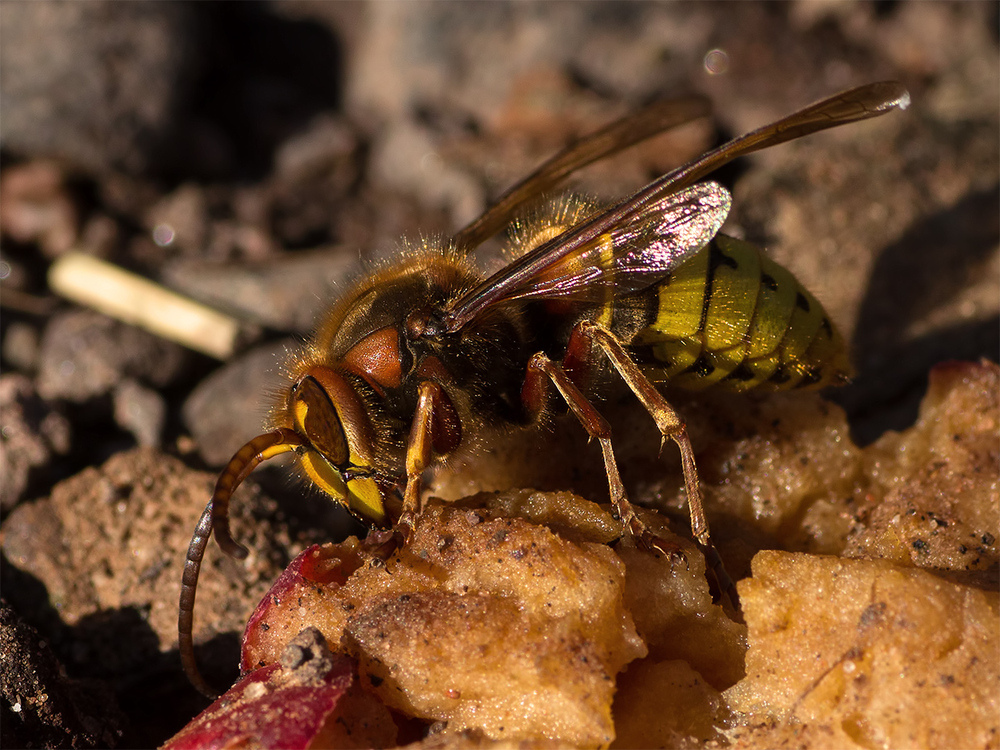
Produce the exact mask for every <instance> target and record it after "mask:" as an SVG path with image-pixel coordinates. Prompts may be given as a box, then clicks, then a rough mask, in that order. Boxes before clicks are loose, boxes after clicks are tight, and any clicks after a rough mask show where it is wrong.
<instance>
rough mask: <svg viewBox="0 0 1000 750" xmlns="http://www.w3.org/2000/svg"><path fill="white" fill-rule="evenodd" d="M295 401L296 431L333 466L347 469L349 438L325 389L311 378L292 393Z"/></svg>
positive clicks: (303, 379)
mask: <svg viewBox="0 0 1000 750" xmlns="http://www.w3.org/2000/svg"><path fill="white" fill-rule="evenodd" d="M291 399H292V414H293V415H294V418H295V425H296V431H297V432H299V433H300V434H301V435H303V436H304V437H305V438H306V440H308V441H309V444H310V445H311V446H312V447H313V448H314V449H315V450H316V451H318V452H319V453H320V454H321V455H322V456H323V458H325V459H326V460H327V461H329V462H330V463H331V464H333V465H334V466H345V465H346V464H347V463H348V458H349V452H348V447H347V437H346V436H345V435H344V428H343V426H342V425H341V424H340V416H339V415H338V414H337V409H336V408H335V407H334V405H333V401H331V400H330V396H329V394H328V393H327V392H326V391H325V390H324V388H323V386H321V385H320V384H319V382H317V381H316V379H315V378H313V377H312V376H311V375H307V376H306V377H304V378H302V380H300V381H299V382H298V384H296V386H295V388H293V389H292V393H291Z"/></svg>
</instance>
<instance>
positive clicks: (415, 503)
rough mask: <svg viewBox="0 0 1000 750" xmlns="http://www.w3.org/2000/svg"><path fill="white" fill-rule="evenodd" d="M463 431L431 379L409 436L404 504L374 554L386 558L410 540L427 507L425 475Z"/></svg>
mask: <svg viewBox="0 0 1000 750" xmlns="http://www.w3.org/2000/svg"><path fill="white" fill-rule="evenodd" d="M461 436H462V431H461V425H460V423H459V421H458V414H457V412H456V411H455V407H454V405H453V404H452V403H451V399H449V398H448V395H447V394H446V393H445V391H444V389H443V388H442V387H441V386H440V385H438V384H437V383H435V382H433V381H431V380H424V381H422V382H421V383H420V385H419V386H418V387H417V408H416V411H415V412H414V414H413V422H411V423H410V434H409V437H408V438H407V440H406V489H405V490H404V492H403V508H402V511H401V512H400V514H399V518H397V519H396V523H395V524H394V526H393V530H392V536H391V538H390V539H389V540H388V541H385V542H382V543H381V544H379V546H378V547H377V548H376V550H375V552H374V554H375V556H376V557H379V558H381V559H383V560H385V559H387V558H388V557H389V555H391V554H392V553H393V552H395V551H396V550H397V549H398V548H399V547H401V546H403V545H404V544H406V543H407V542H408V541H409V540H410V537H411V536H412V535H413V528H414V525H415V524H416V521H417V517H418V516H419V515H420V512H421V510H422V507H423V499H422V496H421V485H422V482H421V477H422V476H423V473H424V470H426V469H427V467H428V466H430V464H431V460H432V458H433V456H434V454H435V453H436V454H444V453H449V452H451V451H452V450H454V449H455V448H456V447H458V444H459V442H460V441H461Z"/></svg>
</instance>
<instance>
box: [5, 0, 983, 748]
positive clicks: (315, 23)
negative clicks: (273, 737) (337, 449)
mask: <svg viewBox="0 0 1000 750" xmlns="http://www.w3.org/2000/svg"><path fill="white" fill-rule="evenodd" d="M998 7H1000V6H998V5H997V4H996V3H994V2H966V3H953V2H920V3H906V2H894V1H892V0H880V1H877V2H867V1H862V0H858V1H856V2H850V1H844V2H841V1H839V0H835V1H833V2H830V1H828V0H812V1H809V2H806V1H800V2H776V3H730V2H723V3H713V2H697V3H694V2H690V3H684V2H681V3H646V2H630V3H620V2H588V3H579V2H532V1H526V2H518V3H500V2H483V3H481V2H448V3H444V2H371V3H368V2H353V1H345V2H305V1H302V0H288V1H287V2H280V3H250V2H241V3H193V2H192V3H177V2H161V3H120V2H107V1H104V0H93V1H92V2H87V3H69V2H50V1H48V0H38V1H36V2H4V3H2V4H0V239H2V245H0V311H2V312H0V336H2V340H0V357H2V359H0V363H2V374H0V409H2V411H0V421H2V425H0V440H2V443H0V445H2V451H3V453H2V456H0V467H2V468H0V482H2V487H0V511H2V514H3V518H4V522H3V527H2V531H0V534H2V543H3V553H4V558H3V561H2V565H3V571H2V572H3V591H2V593H3V597H4V600H5V604H4V608H3V610H2V621H0V648H3V650H4V655H5V656H7V657H8V658H6V659H4V660H2V661H0V668H2V669H3V670H4V674H3V675H2V692H3V694H4V698H5V701H6V702H5V703H4V704H3V710H4V711H5V712H7V713H6V715H5V716H4V721H3V722H2V725H3V728H2V732H3V736H2V738H0V739H2V741H3V744H4V746H5V747H14V746H28V745H29V744H30V745H32V746H41V745H46V746H52V747H55V746H69V745H70V744H73V745H74V746H108V745H115V744H117V745H120V746H126V747H129V746H131V747H135V746H150V745H153V744H158V743H160V742H162V741H163V740H165V739H166V738H167V737H169V736H170V735H171V734H173V733H174V732H175V731H176V730H177V729H179V728H180V727H181V726H182V725H183V724H184V723H185V722H186V721H187V720H188V719H189V718H190V717H191V716H192V715H193V714H194V713H195V712H196V711H197V710H198V709H199V708H200V707H201V706H202V705H203V703H201V702H200V700H201V699H200V698H199V697H198V696H197V695H195V694H194V693H193V691H192V690H191V688H190V687H189V686H188V685H187V684H186V682H185V681H184V678H183V676H182V675H181V674H180V670H179V665H178V663H177V657H176V636H175V633H174V628H175V624H174V623H175V618H176V596H177V585H178V582H179V575H180V573H179V571H180V564H181V561H182V559H183V558H182V555H183V550H184V547H185V545H186V543H187V538H188V537H189V535H190V531H191V529H192V528H193V525H194V521H195V519H196V518H197V516H198V513H199V512H200V510H201V507H203V503H204V502H205V501H206V500H207V498H208V493H209V491H210V486H211V476H212V473H213V472H215V471H217V470H218V467H219V466H220V465H221V464H223V463H224V462H225V461H226V460H227V459H228V458H229V456H230V455H231V454H232V452H233V451H234V450H236V448H238V447H239V446H240V445H242V443H243V442H245V441H246V440H247V439H248V438H249V437H251V436H253V435H255V434H257V433H258V432H260V424H261V419H262V417H263V415H264V414H265V413H266V408H267V404H268V398H267V394H268V393H269V392H270V391H272V390H273V389H274V388H275V387H276V383H278V382H280V381H279V379H278V373H279V369H280V361H281V357H282V354H283V352H284V351H285V350H286V349H287V348H288V347H290V346H294V345H295V342H297V341H301V340H302V338H303V337H304V336H306V335H307V334H308V332H309V330H310V328H311V326H312V325H313V322H314V321H315V319H316V317H317V315H319V314H321V313H322V311H323V310H324V309H325V307H326V306H327V305H328V304H329V302H330V300H331V299H332V297H333V295H335V294H336V290H337V289H338V288H342V287H343V285H344V284H345V283H348V282H349V281H350V280H351V279H353V278H355V277H356V276H357V275H358V274H359V273H362V272H363V271H364V269H365V268H366V267H370V264H371V263H372V262H374V261H378V260H380V259H384V258H387V257H391V256H392V255H393V254H394V253H397V252H399V249H400V247H401V243H400V238H409V239H410V240H411V241H418V240H419V238H421V237H428V236H435V235H445V236H447V235H448V234H450V233H452V232H454V231H455V230H457V229H459V228H460V227H462V226H463V225H464V224H465V223H466V222H468V221H470V220H471V219H473V218H475V217H476V216H477V215H478V213H479V212H481V211H482V210H483V209H484V208H485V207H486V206H487V205H488V204H489V202H490V201H491V199H493V198H496V197H497V196H498V195H499V194H500V193H501V192H502V190H503V189H504V188H505V187H507V186H509V185H510V184H511V183H512V182H513V181H515V180H516V179H518V178H520V177H522V176H524V175H525V174H527V173H528V172H529V171H530V170H531V169H533V168H534V167H535V166H537V165H538V163H539V162H540V161H541V160H543V159H544V158H546V157H547V156H549V155H551V154H552V153H553V152H554V151H556V150H558V149H559V148H561V147H563V146H565V145H567V144H568V143H571V142H572V141H573V140H574V139H575V138H578V137H580V136H582V135H584V134H586V133H588V132H589V131H592V130H594V129H596V128H598V127H600V126H601V125H603V124H604V123H606V122H608V121H610V120H612V119H614V118H616V117H619V116H621V115H623V114H625V113H626V112H628V111H629V110H631V109H633V108H635V107H637V106H639V105H641V104H644V103H647V102H649V101H652V100H654V99H662V98H669V97H674V96H680V95H683V94H689V93H699V94H704V95H706V96H708V97H709V98H710V99H711V100H712V102H713V105H714V114H713V115H712V116H711V117H709V118H705V119H703V120H700V121H697V122H694V123H691V124H689V125H686V126H684V127H682V128H679V129H677V130H675V131H672V132H670V133H667V134H664V135H663V136H660V137H657V138H656V139H653V140H651V141H649V142H647V143H645V144H642V145H641V146H639V147H637V148H634V149H632V150H630V151H628V152H627V153H625V154H622V155H620V156H619V157H616V158H614V159H612V160H609V161H608V162H605V163H601V164H597V165H594V166H592V167H590V168H588V169H586V170H583V171H582V172H581V173H580V174H578V175H576V176H574V178H573V179H572V180H571V186H572V187H573V189H574V190H577V191H579V192H582V193H584V194H589V195H592V196H595V197H597V198H599V199H605V200H611V199H613V198H616V197H621V196H622V195H625V194H627V193H629V192H631V191H633V190H635V189H636V188H638V187H640V186H642V185H643V184H644V183H646V182H648V181H649V180H651V179H652V178H654V177H656V176H658V175H659V174H661V173H663V172H664V171H666V170H667V169H669V168H671V167H673V166H677V165H678V164H681V163H683V162H685V161H686V160H688V159H691V158H693V157H695V156H697V155H699V154H700V153H701V152H703V151H704V150H706V149H707V148H709V147H711V146H713V145H717V144H718V143H720V142H722V141H723V140H725V139H727V138H729V137H732V136H735V135H739V134H741V133H743V132H746V131H748V130H751V129H753V128H755V127H758V126H760V125H763V124H765V123H767V122H770V121H772V120H774V119H777V118H778V117H780V116H783V115H785V114H788V113H790V112H791V111H793V110H795V109H797V108H799V107H801V106H804V105H805V104H808V103H810V102H812V101H814V100H816V99H819V98H822V97H824V96H827V95H830V94H832V93H835V92H836V91H839V90H841V89H845V88H849V87H851V86H856V85H860V84H863V83H868V82H872V81H876V80H884V79H898V80H901V81H902V82H903V83H904V84H905V85H906V86H907V87H908V88H909V89H910V92H911V95H912V100H913V104H912V106H911V107H910V108H909V109H908V110H906V111H904V112H897V113H893V114H891V115H888V116H886V117H884V118H880V119H877V120H873V121H869V122H865V123H860V124H855V125H850V126H845V127H843V128H838V129H835V130H832V131H829V132H826V133H822V134H819V135H816V136H811V137H809V138H806V139H803V140H799V141H795V142H792V143H789V144H786V145H783V146H780V147H777V148H775V149H772V150H769V151H765V152H762V153H760V154H758V155H755V156H753V157H751V158H750V159H747V160H744V161H742V162H740V163H737V164H734V165H731V166H730V167H727V168H726V169H724V170H722V171H721V173H720V174H718V175H716V179H719V180H720V181H722V182H723V183H725V184H726V185H727V187H729V188H730V189H731V190H732V192H733V195H734V207H733V211H732V214H731V216H730V218H729V221H728V223H727V225H726V231H727V232H729V233H730V234H734V235H736V236H740V237H744V238H746V239H750V240H753V241H756V242H760V243H762V244H764V245H766V246H767V247H768V248H769V250H770V251H771V253H772V255H773V256H774V257H775V258H776V259H777V260H778V261H779V262H781V263H783V264H784V265H786V266H787V267H788V268H789V269H791V270H792V271H793V272H794V273H795V274H796V275H797V276H798V277H799V279H800V280H801V281H802V282H803V283H804V284H805V285H806V286H807V287H808V288H809V289H810V290H811V291H813V293H814V294H815V295H816V296H817V297H818V298H819V299H820V300H821V301H822V302H823V303H824V305H826V306H827V309H828V310H829V312H830V313H831V316H832V318H833V319H834V321H835V322H836V323H837V324H838V325H839V326H840V327H841V329H842V331H843V332H844V333H845V335H846V337H847V339H848V340H849V341H850V342H851V347H852V352H853V357H854V361H855V364H856V369H857V378H856V380H855V382H854V383H853V384H851V385H850V386H848V387H847V388H844V389H842V390H840V391H838V392H837V393H832V394H831V398H833V399H834V400H835V401H837V402H838V403H840V404H841V405H842V406H843V407H844V408H845V409H846V411H847V413H848V415H849V417H850V419H851V424H852V430H853V433H854V436H855V438H856V440H858V441H859V442H861V443H867V442H870V441H872V440H874V439H875V438H877V437H878V436H879V435H880V434H882V433H883V432H884V431H885V430H887V429H901V428H905V427H906V426H908V425H909V424H910V423H912V421H913V420H914V419H915V417H916V410H917V405H918V401H919V398H920V396H921V394H922V393H923V390H924V388H925V387H926V378H927V372H928V370H929V369H930V367H931V366H933V365H934V364H935V363H938V362H941V361H945V360H950V359H966V360H968V359H978V358H980V357H987V358H990V359H993V360H996V358H997V356H998V351H1000V321H998V314H1000V313H998V309H1000V253H998V237H1000V229H998V222H1000V219H998V212H1000V211H998V207H1000V192H998V191H1000V187H998V183H1000V161H998V148H1000V80H998V79H1000V64H998V63H1000V59H998V57H1000V56H998V29H1000V18H998ZM72 252H80V253H84V254H86V255H89V256H93V257H96V258H100V259H104V260H107V261H109V262H111V263H114V264H116V265H118V266H121V267H124V268H126V269H128V270H131V271H134V272H136V273H138V274H139V275H141V276H143V277H145V278H148V279H151V280H154V281H156V282H158V283H160V284H162V285H164V286H166V287H168V288H170V289H173V290H176V291H178V292H181V293H183V294H184V295H186V296H188V297H191V298H193V299H196V300H198V301H200V302H202V303H205V304H206V305H209V306H211V307H212V308H215V309H217V310H220V311H222V312H225V313H226V314H228V315H229V316H231V317H232V318H233V319H235V321H237V323H238V326H239V336H238V337H237V339H236V340H235V344H234V346H233V347H232V350H231V352H229V353H227V354H225V355H224V357H223V360H224V361H220V360H218V359H215V358H212V357H209V356H206V355H204V354H199V353H195V352H193V351H191V350H189V349H186V348H184V347H182V346H180V345H179V344H176V343H173V342H170V341H166V340H164V339H161V338H159V337H157V336H155V335H153V334H152V333H148V332H146V331H144V330H141V329H139V328H135V327H132V326H129V325H127V324H125V323H122V322H118V321H115V320H113V319H111V318H109V317H105V316H104V315H102V314H101V313H98V312H95V311H93V310H90V309H86V308H85V307H82V306H78V305H75V304H73V303H70V302H68V301H66V300H64V299H62V298H61V297H60V296H58V295H57V294H55V293H54V292H53V291H52V290H51V289H50V287H49V285H48V281H47V279H48V273H49V270H50V267H51V266H52V264H54V263H56V262H58V261H59V260H60V259H61V258H64V257H66V256H67V254H69V253H72ZM481 260H482V262H483V264H484V265H485V266H487V267H492V266H493V265H495V264H496V263H497V255H496V247H495V246H494V245H493V244H489V245H487V246H485V247H484V248H482V252H481ZM263 481H264V484H265V487H266V486H267V480H266V478H265V479H264V480H263ZM268 489H269V490H272V489H273V491H270V492H262V491H260V490H259V489H253V490H252V491H251V492H253V493H256V494H254V495H253V497H252V498H250V499H249V500H247V501H246V502H245V503H244V505H245V506H246V507H247V510H246V511H245V512H246V513H247V514H248V515H247V518H255V519H257V520H260V519H263V518H266V519H269V522H271V523H273V524H277V527H279V530H278V531H269V532H266V533H265V532H260V533H261V535H262V536H261V537H260V538H257V537H254V538H251V543H252V544H254V546H255V549H259V550H260V557H261V559H262V562H261V565H262V567H261V569H260V571H259V573H257V574H256V577H254V576H253V575H251V576H250V577H247V574H246V573H242V574H240V573H238V571H237V566H235V565H230V567H229V568H226V567H225V566H226V565H227V563H226V561H220V562H218V563H213V565H214V564H218V565H219V566H221V567H220V569H221V570H222V571H223V574H224V573H225V572H227V571H228V573H229V575H230V577H231V578H234V582H232V583H227V584H223V583H222V582H220V583H218V586H220V587H221V586H224V585H227V586H229V588H228V589H225V591H221V592H220V593H219V596H221V597H223V600H224V601H223V603H221V604H219V605H218V606H214V605H208V606H207V607H205V608H204V609H207V610H209V611H207V612H206V611H204V609H199V613H198V616H199V618H200V620H206V622H205V623H204V627H205V628H208V631H207V632H208V635H204V634H203V636H202V637H203V638H204V639H211V640H212V643H214V646H215V651H216V652H221V653H222V654H223V655H224V657H225V658H223V657H218V658H219V660H220V662H222V661H226V660H228V662H229V663H230V664H231V663H234V662H235V648H236V643H237V642H236V633H238V630H239V623H240V622H244V621H245V619H246V614H247V607H248V606H250V605H249V604H248V602H252V601H254V600H255V599H254V597H255V596H259V595H260V593H261V592H262V591H263V590H266V585H267V582H268V581H270V580H273V577H274V573H275V571H276V570H280V568H281V566H282V565H283V562H284V561H287V559H288V555H289V549H290V548H291V547H293V546H294V544H292V543H293V542H297V543H299V544H301V543H303V541H306V540H308V539H309V538H310V537H309V533H312V532H309V531H308V529H309V528H315V526H316V525H317V523H318V522H317V521H316V518H317V516H324V515H329V514H330V513H331V511H330V510H329V509H328V508H327V506H328V505H329V503H326V502H325V501H323V500H322V499H321V498H315V497H312V496H307V497H305V499H301V498H298V497H297V496H296V492H298V488H296V487H290V486H289V485H288V484H287V482H285V483H282V482H275V487H274V488H268ZM283 496H284V498H286V499H285V500H283V499H282V497H283ZM288 498H293V499H288ZM293 508H294V509H293ZM335 522H336V519H333V520H329V519H328V520H327V521H322V522H320V525H321V526H322V523H335ZM248 533H249V532H248ZM315 538H325V537H323V536H322V534H319V535H318V536H316V537H315ZM223 574H219V575H215V573H214V572H213V573H211V574H209V573H206V575H211V576H212V577H213V578H220V577H223ZM241 575H242V577H240V576H241ZM203 596H205V597H206V600H207V598H208V597H210V596H212V593H211V592H209V593H206V594H203ZM226 597H228V598H226ZM213 618H214V619H213ZM201 632H202V631H199V633H201ZM41 643H44V644H45V645H44V646H42V645H39V644H41ZM206 658H208V659H211V658H212V657H211V655H209V654H206ZM59 665H62V668H64V670H65V673H62V672H60V669H59ZM42 693H44V694H46V695H48V696H50V698H49V699H48V700H47V701H45V702H44V703H45V705H42V703H43V702H42V701H38V700H33V699H32V696H35V697H36V698H37V696H38V695H40V694H42Z"/></svg>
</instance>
